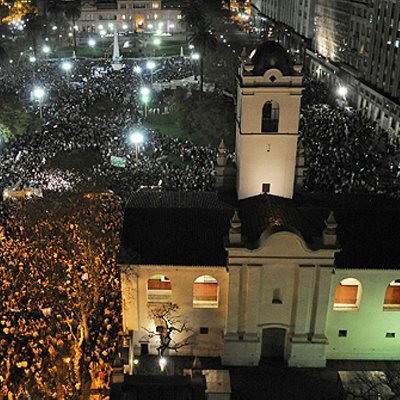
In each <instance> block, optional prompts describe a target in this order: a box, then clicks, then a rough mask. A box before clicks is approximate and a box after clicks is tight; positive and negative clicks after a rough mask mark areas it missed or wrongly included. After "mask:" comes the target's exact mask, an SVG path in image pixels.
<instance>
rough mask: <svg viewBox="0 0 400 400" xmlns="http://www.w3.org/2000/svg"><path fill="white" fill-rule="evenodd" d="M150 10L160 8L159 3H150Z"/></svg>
mask: <svg viewBox="0 0 400 400" xmlns="http://www.w3.org/2000/svg"><path fill="white" fill-rule="evenodd" d="M151 8H160V4H159V3H151Z"/></svg>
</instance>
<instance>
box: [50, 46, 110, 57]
mask: <svg viewBox="0 0 400 400" xmlns="http://www.w3.org/2000/svg"><path fill="white" fill-rule="evenodd" d="M73 51H74V48H73V46H68V47H62V48H60V49H58V50H57V51H56V52H55V53H54V54H52V56H53V57H59V58H65V57H71V56H72V53H73ZM76 53H77V57H96V58H97V57H103V56H104V49H103V48H102V47H96V48H94V49H92V48H91V47H87V46H84V47H83V46H78V47H77V49H76Z"/></svg>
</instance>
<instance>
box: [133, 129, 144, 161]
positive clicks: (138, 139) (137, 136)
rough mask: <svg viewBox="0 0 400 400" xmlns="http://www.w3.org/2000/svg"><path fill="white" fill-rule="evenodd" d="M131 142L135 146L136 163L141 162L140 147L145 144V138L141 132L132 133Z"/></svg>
mask: <svg viewBox="0 0 400 400" xmlns="http://www.w3.org/2000/svg"><path fill="white" fill-rule="evenodd" d="M129 140H130V142H131V143H132V144H134V145H135V161H136V163H137V162H138V161H139V146H140V145H141V144H142V143H143V142H144V136H143V134H142V133H141V132H138V131H135V132H132V133H131V134H130V136H129Z"/></svg>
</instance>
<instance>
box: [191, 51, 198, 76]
mask: <svg viewBox="0 0 400 400" xmlns="http://www.w3.org/2000/svg"><path fill="white" fill-rule="evenodd" d="M190 58H191V59H192V61H193V64H195V65H196V71H194V72H195V74H194V79H195V80H196V81H197V70H198V67H197V64H198V61H199V60H200V54H199V53H192V54H191V55H190Z"/></svg>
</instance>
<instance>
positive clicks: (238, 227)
mask: <svg viewBox="0 0 400 400" xmlns="http://www.w3.org/2000/svg"><path fill="white" fill-rule="evenodd" d="M229 243H230V244H241V243H242V221H241V220H240V217H239V213H238V211H237V210H236V211H235V213H234V214H233V217H232V218H231V228H230V229H229Z"/></svg>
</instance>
